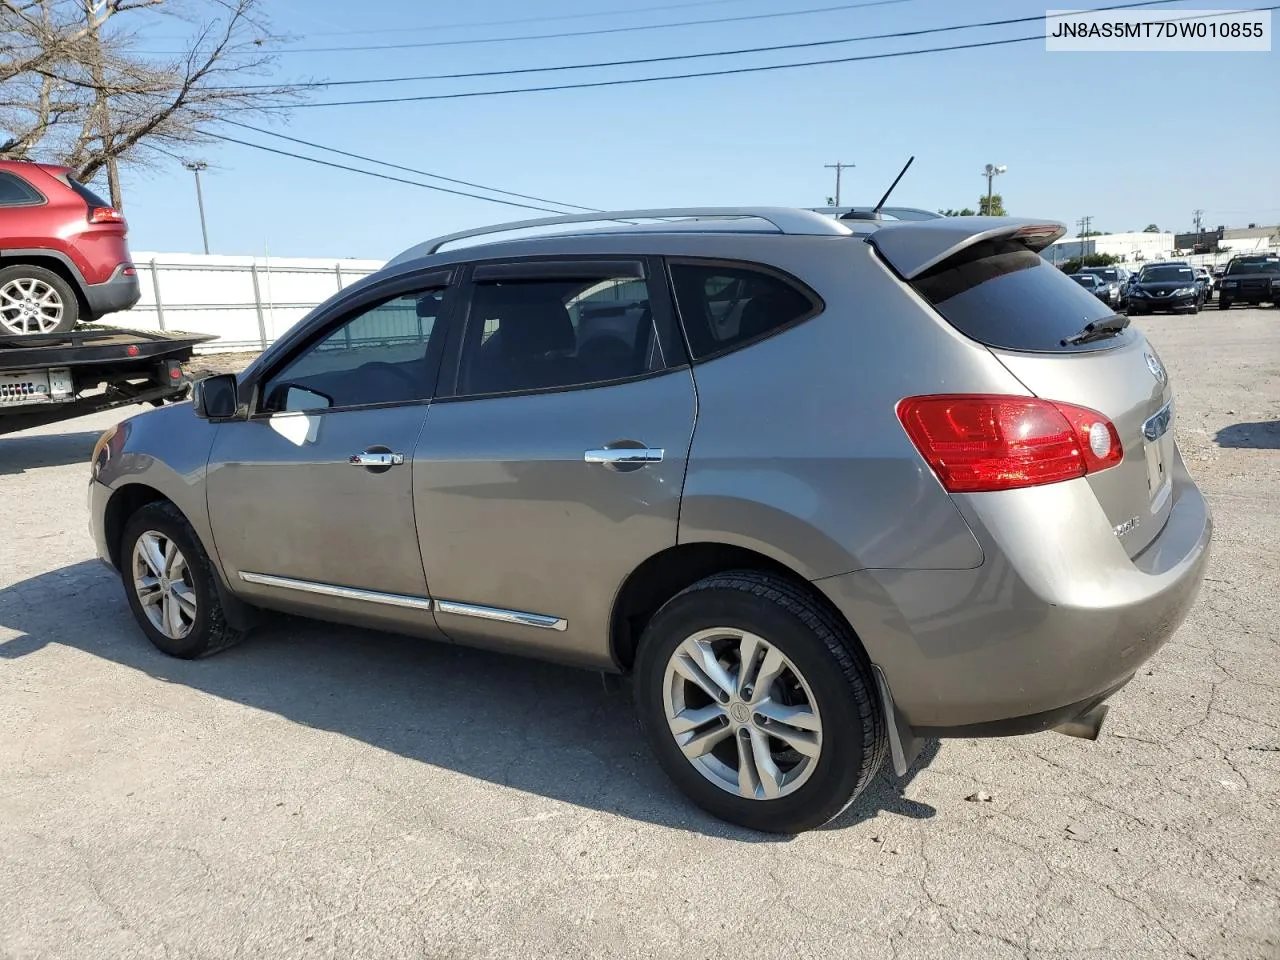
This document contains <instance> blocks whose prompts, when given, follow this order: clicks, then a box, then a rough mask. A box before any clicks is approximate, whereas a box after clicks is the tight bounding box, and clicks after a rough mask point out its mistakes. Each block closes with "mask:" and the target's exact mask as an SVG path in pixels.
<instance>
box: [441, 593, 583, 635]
mask: <svg viewBox="0 0 1280 960" xmlns="http://www.w3.org/2000/svg"><path fill="white" fill-rule="evenodd" d="M435 603H436V612H437V613H452V614H455V615H457V616H460V617H477V618H478V619H480V620H497V621H499V622H501V623H518V624H520V625H522V626H526V627H539V628H541V629H543V630H564V629H566V628H567V627H568V626H569V621H567V620H563V619H561V618H560V617H549V616H547V615H546V614H542V613H528V612H526V611H524V610H504V609H502V608H501V607H485V606H481V605H480V604H477V603H459V602H458V601H456V600H437V601H436V602H435Z"/></svg>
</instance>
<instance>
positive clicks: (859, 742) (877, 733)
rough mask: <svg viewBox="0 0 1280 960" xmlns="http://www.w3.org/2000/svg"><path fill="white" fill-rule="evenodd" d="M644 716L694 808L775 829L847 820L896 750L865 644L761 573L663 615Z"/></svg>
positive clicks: (653, 635) (643, 651) (643, 699)
mask: <svg viewBox="0 0 1280 960" xmlns="http://www.w3.org/2000/svg"><path fill="white" fill-rule="evenodd" d="M636 710H637V713H638V715H639V718H640V724H641V726H642V727H643V729H644V730H645V733H646V735H647V736H648V738H649V741H650V743H651V745H652V746H653V749H654V752H655V753H656V754H657V756H658V760H659V762H660V763H661V764H662V767H663V769H664V770H666V772H667V774H668V775H669V776H670V777H671V779H672V780H673V781H675V783H676V785H677V786H679V787H680V788H681V789H682V790H683V791H684V792H685V793H686V794H687V795H688V796H689V797H690V799H692V800H693V801H694V802H695V803H697V804H698V805H699V806H701V807H702V808H703V809H705V810H707V811H708V812H710V813H712V814H714V815H715V816H717V817H720V818H721V819H723V820H727V821H729V822H731V823H736V824H738V825H740V826H744V827H748V828H751V829H754V830H763V831H769V832H776V833H797V832H799V831H802V830H807V829H810V828H812V827H816V826H820V825H821V824H823V823H826V822H827V821H828V820H830V819H831V818H832V817H834V816H836V815H837V814H838V813H840V811H841V810H843V809H844V808H845V807H847V806H848V805H849V804H850V803H851V802H853V800H854V799H855V798H856V797H857V796H858V794H859V793H861V792H862V790H863V789H864V788H865V787H866V785H867V784H868V782H870V780H871V778H872V777H873V776H874V775H875V773H876V771H877V770H878V769H879V767H880V764H881V763H882V762H883V759H884V753H885V748H886V743H887V740H886V734H885V724H884V717H883V713H882V711H881V708H880V705H879V702H878V700H877V699H876V694H875V686H874V681H873V679H872V675H871V667H870V665H869V663H868V662H867V658H866V656H865V654H864V653H863V652H862V650H861V647H860V646H859V644H858V642H857V639H856V638H855V637H854V636H853V635H852V634H851V633H850V632H849V630H848V628H847V627H845V626H844V624H843V623H841V622H840V621H839V619H838V618H837V617H836V616H835V615H834V614H833V613H832V612H831V611H829V610H828V609H827V608H826V607H825V606H824V605H823V604H821V603H820V602H818V601H817V600H816V599H815V598H814V597H813V596H812V595H810V594H809V593H808V592H807V591H805V590H804V589H802V588H801V587H799V586H797V585H795V584H792V583H790V582H789V581H787V580H784V579H781V578H778V577H774V576H770V575H767V574H762V573H756V572H752V571H737V572H731V573H724V574H717V575H715V576H712V577H708V578H707V579H705V580H702V581H700V582H698V583H696V584H694V585H693V586H691V587H689V588H688V589H687V590H684V591H683V592H681V593H680V594H678V595H676V596H675V597H674V598H673V599H671V600H670V601H668V602H667V604H666V605H665V606H663V607H662V609H661V610H659V611H658V613H657V614H655V615H654V617H653V619H652V620H651V621H650V623H649V625H648V626H647V627H646V629H645V631H644V635H643V636H642V638H641V643H640V651H639V656H638V657H637V661H636Z"/></svg>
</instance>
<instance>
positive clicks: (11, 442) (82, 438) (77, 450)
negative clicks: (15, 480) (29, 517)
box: [0, 430, 102, 476]
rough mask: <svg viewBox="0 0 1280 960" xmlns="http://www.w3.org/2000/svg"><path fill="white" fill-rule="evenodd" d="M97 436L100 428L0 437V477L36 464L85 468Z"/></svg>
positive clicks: (27, 468)
mask: <svg viewBox="0 0 1280 960" xmlns="http://www.w3.org/2000/svg"><path fill="white" fill-rule="evenodd" d="M100 436H102V431H101V430H86V431H83V432H80V433H44V434H36V435H35V436H30V437H0V476H5V475H8V474H16V473H23V472H24V471H27V470H31V469H34V468H37V467H62V466H66V465H67V464H69V463H83V464H85V465H86V467H85V469H86V470H87V469H88V463H89V457H90V455H91V454H92V453H93V445H94V444H95V443H97V442H98V437H100ZM86 475H87V474H86Z"/></svg>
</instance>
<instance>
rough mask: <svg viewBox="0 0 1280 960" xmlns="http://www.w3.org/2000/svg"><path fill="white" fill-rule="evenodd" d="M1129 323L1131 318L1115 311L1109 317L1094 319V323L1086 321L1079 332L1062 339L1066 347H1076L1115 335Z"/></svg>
mask: <svg viewBox="0 0 1280 960" xmlns="http://www.w3.org/2000/svg"><path fill="white" fill-rule="evenodd" d="M1128 325H1129V318H1128V317H1126V316H1122V315H1121V314H1118V313H1113V314H1112V315H1111V316H1109V317H1104V318H1103V319H1101V320H1094V321H1093V322H1092V323H1086V324H1085V325H1084V329H1083V330H1081V331H1080V332H1079V333H1073V334H1072V335H1071V336H1069V337H1066V338H1064V339H1063V340H1062V341H1061V344H1062V346H1064V347H1074V346H1075V345H1076V344H1080V343H1092V342H1093V341H1095V340H1105V339H1106V338H1107V337H1114V336H1115V335H1116V334H1118V333H1119V332H1120V331H1121V330H1123V329H1124V328H1125V327H1127V326H1128Z"/></svg>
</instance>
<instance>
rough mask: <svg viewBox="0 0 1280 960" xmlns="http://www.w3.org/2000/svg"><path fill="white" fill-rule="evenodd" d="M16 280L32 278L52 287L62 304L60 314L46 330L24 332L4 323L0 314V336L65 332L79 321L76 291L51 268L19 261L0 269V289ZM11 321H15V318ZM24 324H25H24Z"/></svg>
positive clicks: (78, 304)
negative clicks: (47, 268) (56, 320)
mask: <svg viewBox="0 0 1280 960" xmlns="http://www.w3.org/2000/svg"><path fill="white" fill-rule="evenodd" d="M15 280H18V281H22V280H34V281H37V282H39V283H43V284H45V285H46V286H48V287H49V288H50V289H52V290H53V291H54V292H55V293H56V294H57V296H58V299H59V300H60V301H61V304H62V315H61V316H60V317H59V318H58V322H57V323H56V324H55V325H54V326H53V327H52V328H51V329H48V330H44V331H41V330H31V331H27V332H26V333H24V332H23V331H19V330H14V329H12V328H10V327H8V326H6V325H5V323H4V319H5V317H4V316H3V315H0V336H30V335H34V334H37V333H47V334H48V333H66V332H67V331H68V330H70V329H72V328H73V327H74V326H75V325H76V324H77V323H78V322H79V321H80V301H79V300H78V299H77V298H76V292H75V291H74V290H73V289H71V284H69V283H67V281H66V280H64V279H63V278H62V277H60V276H58V274H56V273H54V272H53V271H52V270H46V269H45V268H44V267H37V266H34V265H31V264H26V263H20V264H17V265H15V266H12V267H5V268H4V269H3V270H0V289H3V288H4V287H5V286H6V285H7V284H10V283H12V282H13V281H15ZM13 321H14V322H15V323H16V322H17V318H16V317H14V318H13ZM24 326H25V324H24Z"/></svg>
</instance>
